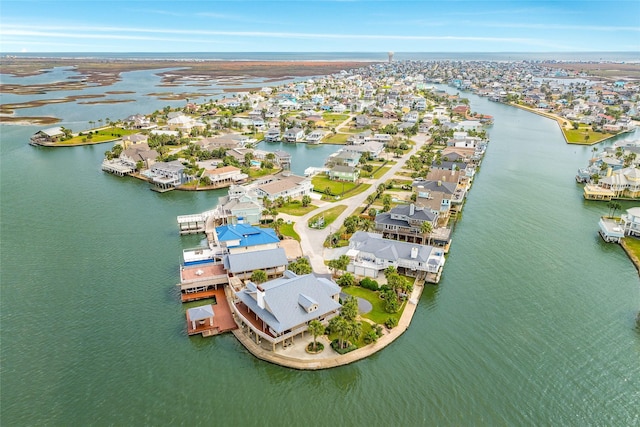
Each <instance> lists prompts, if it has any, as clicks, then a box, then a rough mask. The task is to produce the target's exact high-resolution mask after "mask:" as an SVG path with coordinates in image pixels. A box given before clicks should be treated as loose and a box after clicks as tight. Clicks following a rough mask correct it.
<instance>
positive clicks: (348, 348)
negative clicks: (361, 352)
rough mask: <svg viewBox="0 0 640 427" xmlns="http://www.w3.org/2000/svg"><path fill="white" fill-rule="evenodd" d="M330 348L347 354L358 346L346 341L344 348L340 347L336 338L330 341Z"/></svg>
mask: <svg viewBox="0 0 640 427" xmlns="http://www.w3.org/2000/svg"><path fill="white" fill-rule="evenodd" d="M331 348H332V349H334V350H335V351H336V353H338V354H347V353H349V352H350V351H353V350H355V349H357V348H358V347H356V346H355V345H353V344H351V343H347V346H346V347H345V348H340V340H338V339H337V338H336V339H335V340H333V341H331Z"/></svg>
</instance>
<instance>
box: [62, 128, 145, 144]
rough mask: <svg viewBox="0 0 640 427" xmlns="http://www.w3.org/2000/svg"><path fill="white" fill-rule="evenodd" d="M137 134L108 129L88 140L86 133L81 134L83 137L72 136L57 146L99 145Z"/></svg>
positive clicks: (96, 132) (131, 131)
mask: <svg viewBox="0 0 640 427" xmlns="http://www.w3.org/2000/svg"><path fill="white" fill-rule="evenodd" d="M136 132H138V131H137V130H128V129H122V128H118V127H110V128H107V129H103V130H99V131H94V133H93V134H92V135H91V138H89V135H88V133H89V132H88V131H87V132H82V133H83V135H78V136H74V137H73V138H71V139H67V140H66V141H61V142H59V143H58V144H60V145H73V144H100V143H102V142H109V141H114V140H116V139H120V138H122V137H123V136H126V135H131V134H133V133H136Z"/></svg>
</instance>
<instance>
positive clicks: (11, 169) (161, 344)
mask: <svg viewBox="0 0 640 427" xmlns="http://www.w3.org/2000/svg"><path fill="white" fill-rule="evenodd" d="M448 90H449V89H448ZM451 92H453V91H452V90H451ZM465 96H468V97H469V98H470V100H471V106H472V109H473V110H474V111H478V112H482V113H484V114H490V115H492V116H494V118H495V124H494V125H493V126H492V127H491V128H490V129H489V133H490V136H491V142H490V146H489V149H488V151H487V154H486V156H485V159H484V161H483V163H482V166H481V170H480V172H479V174H478V175H477V177H476V180H475V182H474V185H473V188H472V190H471V192H470V195H469V198H468V200H467V202H466V205H465V208H464V213H463V216H462V219H461V221H460V222H459V223H458V224H457V226H456V230H455V232H454V235H453V244H452V250H451V253H450V255H449V258H448V260H447V264H446V266H445V273H444V275H443V277H442V281H441V283H440V285H439V286H437V287H428V288H427V289H426V291H425V293H424V294H423V297H422V299H421V301H420V303H419V307H418V310H417V312H416V315H415V317H414V319H413V322H412V324H411V327H410V328H409V330H408V331H407V332H406V333H405V334H404V335H403V336H402V337H401V338H400V339H398V341H396V342H395V343H394V344H393V345H391V346H390V347H388V348H387V349H385V350H384V351H382V352H380V353H378V354H376V355H374V356H372V357H371V358H369V359H367V360H364V361H361V362H358V363H355V364H353V365H350V366H346V367H342V368H337V369H333V370H329V371H322V372H299V371H293V370H289V369H285V368H281V367H278V366H274V365H270V364H268V363H265V362H262V361H259V360H257V359H255V358H254V357H252V356H251V355H250V354H248V352H247V351H245V350H244V348H243V347H242V346H241V345H240V344H239V343H238V342H237V341H236V340H235V339H234V338H233V336H231V335H227V336H219V337H213V338H206V339H203V338H199V337H192V338H188V337H187V336H186V329H185V328H186V327H185V318H184V313H185V309H186V306H185V305H182V304H180V302H179V301H180V299H179V294H178V290H177V288H176V286H175V284H176V283H177V281H178V265H179V261H180V258H179V257H180V254H181V250H182V248H184V247H190V246H193V245H195V244H197V243H198V242H199V239H200V237H199V236H187V237H180V236H179V235H178V230H177V226H176V222H175V218H176V216H177V215H181V214H186V213H194V212H200V211H204V210H207V209H210V208H211V207H212V206H213V205H214V204H215V202H216V200H217V197H218V196H219V195H220V194H224V192H222V193H220V192H214V193H194V192H175V191H174V192H170V193H165V194H157V193H155V192H152V191H149V189H148V187H147V185H146V184H144V183H142V182H139V181H136V180H133V179H121V178H117V177H114V176H111V175H108V174H105V173H103V172H101V171H100V161H101V159H102V157H103V153H104V151H105V150H106V149H107V148H109V147H105V146H93V147H78V148H71V149H47V148H34V147H31V146H29V145H28V144H27V141H28V137H29V136H30V135H31V134H32V133H33V132H34V131H35V130H36V128H33V127H25V126H2V127H1V128H0V131H1V144H0V154H1V156H0V157H1V159H2V160H1V161H2V167H1V168H0V169H1V170H0V173H1V181H0V182H1V185H2V187H1V190H2V191H1V193H0V209H1V221H0V233H1V237H2V238H1V240H0V245H1V251H0V257H1V258H0V259H1V266H2V268H1V272H0V279H1V280H0V282H1V287H2V288H1V291H2V292H1V297H2V298H1V301H0V303H1V310H0V320H1V327H2V346H1V348H0V354H1V358H2V365H1V374H2V388H1V391H0V392H1V398H2V405H1V415H2V417H1V418H2V421H3V424H5V425H43V424H51V425H89V424H93V425H107V424H112V425H142V424H149V425H175V424H213V423H216V424H222V425H283V424H287V425H314V424H319V425H336V424H337V425H372V426H378V425H380V426H387V425H540V424H547V425H548V424H550V425H638V424H639V423H640V418H639V415H638V414H639V410H638V401H640V388H639V387H638V384H640V363H639V361H640V331H639V330H638V328H637V327H636V325H635V316H636V314H637V312H638V310H639V309H640V288H639V286H638V285H639V280H638V274H637V272H636V270H635V268H634V267H633V266H632V264H631V263H630V262H629V260H628V259H627V257H626V256H625V254H624V253H623V251H622V250H621V249H620V248H619V247H618V246H616V245H608V244H605V243H603V242H602V241H601V240H600V239H599V238H598V236H597V233H596V230H597V223H598V218H599V216H600V215H602V214H604V213H606V211H607V208H606V206H605V205H603V204H601V203H595V202H586V201H584V200H583V199H582V195H581V188H580V186H578V185H576V184H575V181H574V175H575V172H576V170H577V168H578V167H582V166H584V165H586V162H587V159H588V158H589V155H590V154H591V147H577V146H569V145H566V144H565V143H564V141H563V139H562V136H561V134H560V131H559V129H558V127H557V125H556V123H555V122H553V121H551V120H548V119H545V118H542V117H539V116H536V115H534V114H530V113H527V112H525V111H522V110H518V109H515V108H511V107H508V106H505V105H502V104H497V103H492V102H489V101H488V100H486V99H483V98H479V97H476V96H474V95H465ZM49 108H53V109H55V108H56V107H55V106H52V107H49ZM64 108H72V107H70V104H66V106H65V107H64ZM81 108H82V107H78V111H75V110H74V112H73V115H74V117H76V116H77V117H78V120H90V119H95V118H92V117H81V112H80V109H81ZM154 108H155V107H154ZM129 109H130V110H132V109H131V108H129ZM70 114H71V113H70ZM102 116H104V115H102ZM289 149H292V150H293V149H294V147H289ZM295 150H296V153H297V152H298V151H300V153H301V154H300V155H299V156H297V157H295V158H294V162H296V165H297V164H298V163H299V164H301V165H306V163H307V162H309V164H313V163H312V162H313V161H316V160H312V158H313V159H315V158H316V155H315V153H316V150H314V149H309V148H307V147H304V146H296V147H295ZM323 155H324V153H323ZM296 167H297V166H296Z"/></svg>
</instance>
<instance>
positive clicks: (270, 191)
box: [256, 172, 313, 201]
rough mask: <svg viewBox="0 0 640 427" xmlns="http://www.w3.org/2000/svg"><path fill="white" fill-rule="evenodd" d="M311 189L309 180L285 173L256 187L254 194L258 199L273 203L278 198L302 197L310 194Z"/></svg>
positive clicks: (274, 176) (272, 177)
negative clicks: (263, 198) (261, 198)
mask: <svg viewBox="0 0 640 427" xmlns="http://www.w3.org/2000/svg"><path fill="white" fill-rule="evenodd" d="M312 189H313V186H312V185H311V180H310V179H309V178H307V177H303V176H297V175H294V174H291V173H289V172H286V173H281V174H278V175H273V176H271V177H270V178H269V180H268V181H267V182H265V183H263V184H261V185H258V186H257V187H256V192H257V193H258V195H259V196H260V197H266V198H268V199H269V200H272V201H273V200H275V199H277V198H278V197H284V198H285V199H286V198H287V197H291V198H296V197H302V196H304V195H305V194H311V191H312Z"/></svg>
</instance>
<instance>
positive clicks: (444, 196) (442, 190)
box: [411, 180, 466, 217]
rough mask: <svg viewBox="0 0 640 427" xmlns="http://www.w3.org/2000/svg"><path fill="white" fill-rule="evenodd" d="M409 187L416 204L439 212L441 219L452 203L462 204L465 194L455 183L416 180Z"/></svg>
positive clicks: (462, 188) (451, 206)
mask: <svg viewBox="0 0 640 427" xmlns="http://www.w3.org/2000/svg"><path fill="white" fill-rule="evenodd" d="M411 185H412V187H413V189H414V191H415V192H416V204H417V205H420V206H424V207H428V208H429V209H431V210H432V211H436V212H439V213H440V214H441V216H443V217H444V216H446V215H447V214H448V212H449V211H450V210H451V208H453V205H454V203H458V204H460V203H462V200H463V198H464V195H465V193H466V190H464V187H460V186H458V184H457V183H456V182H446V181H418V180H416V181H414V182H413V183H412V184H411Z"/></svg>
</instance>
